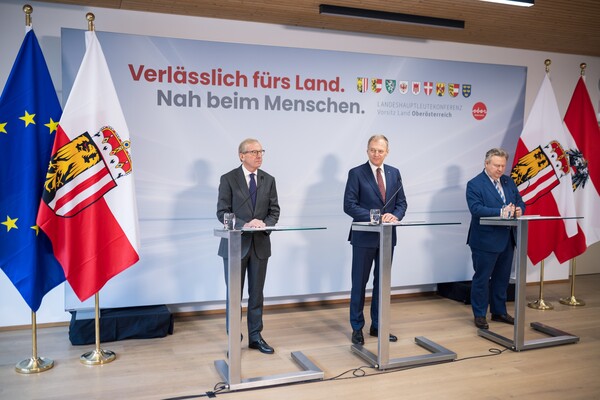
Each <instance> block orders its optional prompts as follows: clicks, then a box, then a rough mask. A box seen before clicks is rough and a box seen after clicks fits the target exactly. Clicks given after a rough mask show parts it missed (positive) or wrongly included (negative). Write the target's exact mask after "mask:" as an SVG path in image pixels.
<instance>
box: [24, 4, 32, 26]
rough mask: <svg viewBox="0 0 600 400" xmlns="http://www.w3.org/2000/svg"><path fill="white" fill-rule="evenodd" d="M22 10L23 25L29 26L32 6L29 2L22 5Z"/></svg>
mask: <svg viewBox="0 0 600 400" xmlns="http://www.w3.org/2000/svg"><path fill="white" fill-rule="evenodd" d="M23 12H24V13H25V26H31V14H32V13H33V7H31V6H30V5H29V4H25V5H24V6H23Z"/></svg>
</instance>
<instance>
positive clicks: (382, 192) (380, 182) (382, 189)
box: [377, 168, 385, 203]
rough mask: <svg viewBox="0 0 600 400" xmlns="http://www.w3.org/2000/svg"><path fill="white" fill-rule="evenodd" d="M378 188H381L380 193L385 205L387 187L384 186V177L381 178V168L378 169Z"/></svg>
mask: <svg viewBox="0 0 600 400" xmlns="http://www.w3.org/2000/svg"><path fill="white" fill-rule="evenodd" d="M377 186H378V187H379V193H381V198H382V199H383V202H384V203H385V186H384V185H383V177H382V176H381V168H377Z"/></svg>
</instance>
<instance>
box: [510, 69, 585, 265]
mask: <svg viewBox="0 0 600 400" xmlns="http://www.w3.org/2000/svg"><path fill="white" fill-rule="evenodd" d="M571 148H573V141H572V139H571V138H570V137H569V136H568V135H567V133H566V131H565V129H564V126H563V123H562V120H561V118H560V113H559V111H558V105H557V103H556V97H555V96H554V90H553V89H552V84H551V82H550V78H549V77H548V75H547V74H546V76H544V80H543V82H542V86H541V87H540V90H539V92H538V94H537V96H536V98H535V101H534V102H533V106H532V107H531V111H530V113H529V117H528V118H527V122H526V123H525V126H524V127H523V132H522V133H521V137H520V139H519V142H518V144H517V150H516V152H515V160H514V166H513V169H512V171H511V177H512V179H513V180H514V181H515V183H516V185H517V187H518V188H519V193H520V194H521V197H523V200H524V201H525V204H527V208H526V209H525V212H526V214H528V215H542V216H561V217H573V216H575V215H576V214H575V203H574V199H573V189H572V187H573V185H572V180H571V174H570V173H569V170H570V168H569V156H568V149H571ZM575 234H577V222H576V221H575V220H573V219H564V220H560V219H557V220H548V221H537V222H535V223H532V224H530V225H529V232H528V237H529V246H528V249H527V255H528V257H529V259H530V260H531V263H532V264H534V265H535V264H537V263H539V262H540V261H542V260H543V259H544V258H546V257H548V256H549V255H550V254H552V253H553V252H554V253H555V255H556V256H557V259H558V261H559V262H565V261H567V260H565V259H563V258H562V257H561V256H560V255H559V254H557V253H556V252H555V251H556V249H557V248H558V246H559V244H560V242H561V241H562V240H564V238H567V237H572V236H574V235H575Z"/></svg>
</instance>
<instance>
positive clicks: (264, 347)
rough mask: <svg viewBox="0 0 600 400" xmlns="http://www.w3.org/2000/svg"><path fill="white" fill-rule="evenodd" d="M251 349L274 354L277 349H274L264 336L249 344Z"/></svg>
mask: <svg viewBox="0 0 600 400" xmlns="http://www.w3.org/2000/svg"><path fill="white" fill-rule="evenodd" d="M248 347H250V348H251V349H256V350H258V351H260V352H261V353H265V354H273V353H275V349H273V348H272V347H271V346H269V344H268V343H267V342H265V340H264V339H263V338H260V339H258V340H257V341H256V342H252V343H250V344H249V345H248Z"/></svg>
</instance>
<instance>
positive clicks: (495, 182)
mask: <svg viewBox="0 0 600 400" xmlns="http://www.w3.org/2000/svg"><path fill="white" fill-rule="evenodd" d="M494 186H495V187H496V190H497V191H498V194H499V195H500V197H501V198H502V202H503V203H504V204H506V198H504V194H503V193H502V190H500V182H498V181H494Z"/></svg>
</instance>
